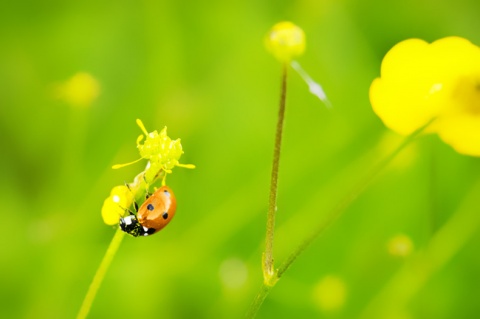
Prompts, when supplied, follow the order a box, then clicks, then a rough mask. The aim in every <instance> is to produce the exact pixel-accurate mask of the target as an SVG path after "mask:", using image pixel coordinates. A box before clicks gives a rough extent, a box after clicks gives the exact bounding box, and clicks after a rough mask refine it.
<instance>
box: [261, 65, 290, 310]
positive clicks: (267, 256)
mask: <svg viewBox="0 0 480 319" xmlns="http://www.w3.org/2000/svg"><path fill="white" fill-rule="evenodd" d="M286 97H287V64H286V63H285V64H284V65H283V70H282V87H281V93H280V104H279V109H278V121H277V130H276V134H275V147H274V151H273V166H272V178H271V181H270V197H269V204H268V213H267V233H266V238H265V253H264V255H263V279H264V282H265V283H271V279H272V278H274V277H275V271H274V261H273V238H274V232H275V213H276V211H277V191H278V168H279V164H280V152H281V148H282V135H283V123H284V119H285V101H286ZM272 284H274V283H272ZM262 302H263V300H262ZM260 304H261V303H260Z"/></svg>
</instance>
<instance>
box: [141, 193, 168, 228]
mask: <svg viewBox="0 0 480 319" xmlns="http://www.w3.org/2000/svg"><path fill="white" fill-rule="evenodd" d="M176 209H177V200H176V199H175V195H174V194H173V192H172V190H171V189H170V188H169V187H167V186H162V187H160V188H159V189H157V190H156V191H155V193H153V194H152V195H151V196H150V197H149V198H148V199H147V200H146V201H145V202H144V203H143V204H142V206H140V209H139V210H138V214H137V219H138V222H139V223H140V225H142V226H144V227H147V228H153V229H155V232H157V231H159V230H160V229H162V228H163V227H165V226H167V224H168V223H169V222H170V221H171V220H172V218H173V216H175V210H176Z"/></svg>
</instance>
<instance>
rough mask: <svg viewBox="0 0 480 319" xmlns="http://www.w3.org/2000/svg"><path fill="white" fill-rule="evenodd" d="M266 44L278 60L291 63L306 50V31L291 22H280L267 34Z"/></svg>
mask: <svg viewBox="0 0 480 319" xmlns="http://www.w3.org/2000/svg"><path fill="white" fill-rule="evenodd" d="M265 45H266V47H267V49H268V51H270V52H271V53H272V54H273V55H274V56H275V58H277V60H279V61H280V62H285V63H290V62H291V61H292V60H293V58H295V57H297V56H300V55H302V54H303V52H304V51H305V33H304V32H303V30H302V29H301V28H300V27H298V26H296V25H295V24H293V23H291V22H288V21H284V22H280V23H277V24H276V25H274V26H273V28H272V29H271V30H270V32H269V33H268V34H267V37H266V38H265Z"/></svg>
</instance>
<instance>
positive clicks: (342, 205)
mask: <svg viewBox="0 0 480 319" xmlns="http://www.w3.org/2000/svg"><path fill="white" fill-rule="evenodd" d="M434 120H435V119H432V120H430V121H429V122H428V123H426V124H425V125H424V126H422V127H420V128H419V129H417V130H416V131H415V132H413V133H412V134H410V135H409V136H407V137H406V138H405V139H404V140H403V142H402V143H401V144H400V145H399V146H398V147H397V148H396V149H395V150H394V151H393V152H392V153H390V154H389V155H388V156H387V157H385V158H384V159H383V160H381V161H380V162H379V163H378V164H377V165H376V166H374V167H373V169H372V170H371V171H370V173H369V174H368V175H366V176H365V177H364V178H363V179H362V180H361V181H360V182H359V183H358V184H357V185H356V187H354V188H353V189H352V190H351V191H350V192H349V193H348V194H347V195H346V196H345V197H344V198H343V199H342V200H341V201H340V202H339V203H338V204H337V205H336V206H335V207H334V208H333V209H332V211H331V212H330V213H329V214H328V217H327V218H326V219H325V220H324V221H322V222H321V223H320V224H319V225H318V227H317V228H316V229H315V231H314V232H312V233H311V234H310V235H309V236H308V237H307V238H306V239H305V240H304V241H303V242H302V243H300V245H298V246H297V248H295V249H294V250H293V251H292V253H291V254H290V255H289V256H288V257H287V259H286V260H285V262H283V263H282V264H281V265H280V268H279V269H278V270H277V271H276V272H275V273H274V277H273V278H271V280H270V281H269V283H271V285H270V286H267V285H266V283H264V284H263V286H262V288H261V289H260V291H259V292H258V294H257V296H256V298H255V300H254V302H253V303H252V305H251V307H250V310H249V312H248V315H247V318H255V316H256V314H257V312H258V310H259V309H260V307H261V306H262V303H263V301H264V300H265V298H266V296H267V295H268V293H269V292H270V290H271V288H273V286H274V285H275V284H276V282H277V281H278V280H279V279H280V277H281V276H282V275H283V274H284V273H285V272H286V271H287V270H288V269H289V268H290V266H291V265H292V264H293V262H295V260H296V259H297V257H298V256H300V255H301V254H302V252H303V251H305V249H306V248H307V247H308V246H310V244H311V243H312V242H313V241H314V240H315V239H316V238H317V237H318V236H319V235H321V234H322V233H323V231H324V230H325V229H327V228H328V227H329V226H330V225H331V224H333V222H335V221H336V220H337V219H338V218H339V217H340V216H341V215H342V214H343V212H344V211H345V209H346V208H347V207H348V206H349V205H350V204H351V203H352V202H353V201H354V200H355V199H356V198H357V197H358V196H359V195H360V194H361V193H362V192H363V191H364V190H365V189H366V187H367V186H368V185H369V184H370V183H371V182H372V180H373V179H374V178H375V177H376V176H377V175H378V174H379V173H380V172H382V171H383V169H384V168H385V167H386V166H387V165H388V164H390V162H391V161H392V160H393V159H394V158H395V157H396V156H397V155H398V154H399V153H400V152H401V151H402V150H403V149H404V148H405V147H406V146H407V145H409V144H410V143H411V142H412V141H413V140H414V139H415V138H417V137H418V135H420V134H421V133H422V132H423V131H424V130H425V128H427V127H428V126H429V125H430V124H431V123H432V122H433V121H434Z"/></svg>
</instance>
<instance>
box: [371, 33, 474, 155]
mask: <svg viewBox="0 0 480 319" xmlns="http://www.w3.org/2000/svg"><path fill="white" fill-rule="evenodd" d="M370 101H371V103H372V107H373V110H374V111H375V113H376V114H377V115H378V116H379V117H380V118H381V119H382V121H383V122H384V124H385V125H386V126H387V127H389V128H390V129H392V130H394V131H396V132H398V133H400V134H403V135H408V134H410V133H412V132H414V131H415V130H416V129H418V128H420V127H421V126H423V125H425V124H426V123H427V122H428V121H430V120H432V119H434V118H435V119H436V120H435V121H434V122H433V123H432V124H431V125H430V126H429V127H427V129H426V132H431V133H437V134H438V135H439V136H440V138H441V139H442V140H443V141H444V142H445V143H447V144H449V145H451V146H452V147H453V148H454V149H455V150H456V151H458V152H459V153H462V154H467V155H473V156H480V48H479V47H477V46H476V45H474V44H472V43H471V42H469V41H468V40H466V39H463V38H459V37H447V38H443V39H440V40H437V41H435V42H433V43H431V44H429V43H427V42H425V41H423V40H420V39H409V40H405V41H402V42H400V43H398V44H397V45H395V46H394V47H393V48H392V49H391V50H390V51H389V52H388V53H387V54H386V55H385V57H384V59H383V61H382V66H381V77H380V78H377V79H375V80H374V81H373V83H372V85H371V87H370Z"/></svg>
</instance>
